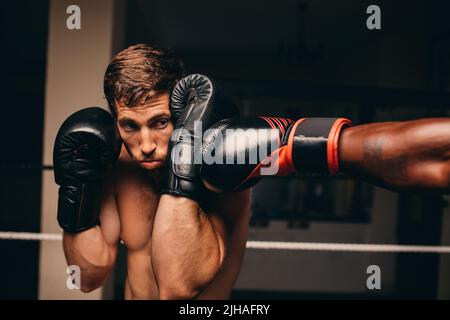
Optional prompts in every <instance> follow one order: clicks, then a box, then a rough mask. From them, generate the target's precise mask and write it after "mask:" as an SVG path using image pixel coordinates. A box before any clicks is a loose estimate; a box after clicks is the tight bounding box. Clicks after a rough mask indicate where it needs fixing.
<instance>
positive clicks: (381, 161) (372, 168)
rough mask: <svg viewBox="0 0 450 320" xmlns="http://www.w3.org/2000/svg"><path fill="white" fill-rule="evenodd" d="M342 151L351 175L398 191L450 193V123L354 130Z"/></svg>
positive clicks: (413, 123) (346, 133)
mask: <svg viewBox="0 0 450 320" xmlns="http://www.w3.org/2000/svg"><path fill="white" fill-rule="evenodd" d="M339 150H340V161H341V163H340V165H341V169H342V171H343V172H344V173H347V174H349V175H355V176H357V177H358V178H363V179H365V180H367V181H369V182H372V183H375V184H378V185H380V186H383V187H387V188H390V189H394V190H431V191H435V192H443V193H449V192H450V119H446V118H435V119H421V120H414V121H405V122H381V123H373V124H366V125H360V126H354V127H351V128H347V129H346V130H344V131H343V133H342V136H341V139H340V144H339Z"/></svg>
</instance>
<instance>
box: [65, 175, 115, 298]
mask: <svg viewBox="0 0 450 320" xmlns="http://www.w3.org/2000/svg"><path fill="white" fill-rule="evenodd" d="M106 185H108V187H106V188H105V193H104V194H105V196H104V198H103V200H102V206H101V211H100V221H101V226H96V227H94V228H91V229H88V230H86V231H83V232H80V233H75V234H74V233H68V232H64V236H63V247H64V253H65V256H66V260H67V263H68V264H69V265H78V266H79V267H80V270H81V291H83V292H90V291H92V290H94V289H97V288H98V287H100V286H101V285H102V284H103V282H104V281H105V279H106V277H107V276H108V274H109V273H110V272H111V270H112V268H113V266H114V262H115V259H116V255H117V246H118V241H119V235H120V222H119V216H118V213H117V207H116V200H115V196H114V192H113V187H112V183H107V184H106Z"/></svg>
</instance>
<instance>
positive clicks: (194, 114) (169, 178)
mask: <svg viewBox="0 0 450 320" xmlns="http://www.w3.org/2000/svg"><path fill="white" fill-rule="evenodd" d="M170 112H171V115H172V119H173V120H174V132H173V134H172V137H171V141H170V144H169V155H170V157H169V158H168V163H167V166H166V169H167V172H166V178H165V179H164V180H163V186H162V193H166V194H171V195H177V196H182V197H189V198H191V199H194V200H198V199H200V198H201V197H202V194H204V192H205V190H206V189H205V188H204V186H203V183H202V181H201V179H200V177H199V169H200V166H201V145H202V136H203V133H204V131H205V130H206V129H208V128H209V127H210V126H211V125H213V124H214V123H216V122H217V121H219V120H221V119H225V118H229V117H235V116H238V115H239V112H238V109H237V107H236V105H235V104H234V102H233V100H232V99H231V97H230V96H228V95H227V94H226V93H225V92H224V90H223V89H222V88H221V87H220V86H219V85H218V84H217V83H216V82H215V81H214V80H212V79H211V78H209V77H207V76H204V75H200V74H191V75H189V76H187V77H184V78H183V79H181V80H180V81H178V82H177V84H176V85H175V87H174V88H173V90H172V93H171V97H170Z"/></svg>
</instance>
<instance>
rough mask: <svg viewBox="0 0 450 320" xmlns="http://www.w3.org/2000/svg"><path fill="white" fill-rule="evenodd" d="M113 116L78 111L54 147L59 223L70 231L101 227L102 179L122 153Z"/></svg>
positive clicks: (90, 110) (97, 110)
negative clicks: (99, 225)
mask: <svg viewBox="0 0 450 320" xmlns="http://www.w3.org/2000/svg"><path fill="white" fill-rule="evenodd" d="M120 147H121V140H120V135H119V133H118V131H117V128H116V125H115V121H114V119H113V118H112V117H111V115H110V114H109V113H108V112H107V111H105V110H103V109H102V108H98V107H91V108H86V109H82V110H80V111H77V112H75V113H74V114H72V115H71V116H70V117H68V118H67V119H66V120H65V121H64V123H63V124H62V125H61V127H60V129H59V131H58V134H57V136H56V139H55V144H54V148H53V165H54V174H55V182H56V183H57V184H58V185H59V186H60V187H59V196H58V223H59V225H60V226H61V228H63V229H64V230H65V231H67V232H72V233H74V232H81V231H84V230H87V229H89V228H92V227H94V226H96V225H98V224H99V212H100V199H101V195H102V179H103V177H104V174H105V173H106V171H107V170H108V169H109V168H111V167H112V166H113V165H114V164H115V162H116V160H117V158H118V156H119V153H120Z"/></svg>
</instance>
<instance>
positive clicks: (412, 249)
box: [0, 231, 450, 254]
mask: <svg viewBox="0 0 450 320" xmlns="http://www.w3.org/2000/svg"><path fill="white" fill-rule="evenodd" d="M0 240H32V241H62V234H56V233H32V232H5V231H0ZM247 249H260V250H303V251H341V252H342V251H343V252H378V253H386V252H389V253H445V254H446V253H450V246H419V245H399V244H361V243H325V242H284V241H247Z"/></svg>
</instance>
